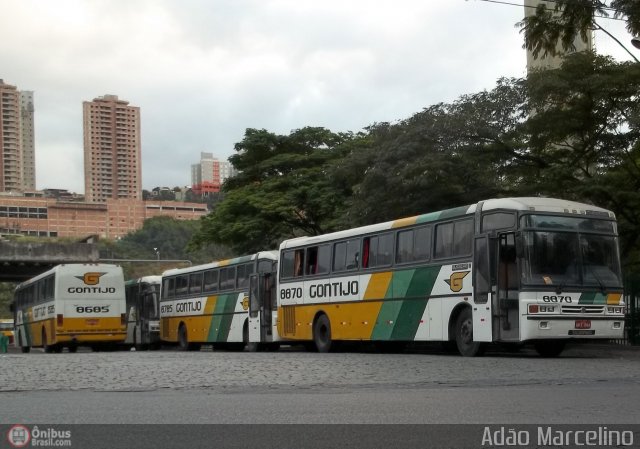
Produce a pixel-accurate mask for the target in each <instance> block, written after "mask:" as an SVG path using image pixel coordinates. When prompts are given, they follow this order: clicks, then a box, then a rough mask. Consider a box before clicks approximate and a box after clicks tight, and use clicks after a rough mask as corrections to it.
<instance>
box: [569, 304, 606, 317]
mask: <svg viewBox="0 0 640 449" xmlns="http://www.w3.org/2000/svg"><path fill="white" fill-rule="evenodd" d="M562 313H574V314H587V315H602V314H604V306H587V305H584V306H581V305H575V306H573V305H572V306H562Z"/></svg>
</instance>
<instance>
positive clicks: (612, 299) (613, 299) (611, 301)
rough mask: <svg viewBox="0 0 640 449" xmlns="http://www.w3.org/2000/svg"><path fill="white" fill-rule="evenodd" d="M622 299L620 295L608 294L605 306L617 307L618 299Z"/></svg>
mask: <svg viewBox="0 0 640 449" xmlns="http://www.w3.org/2000/svg"><path fill="white" fill-rule="evenodd" d="M621 297H622V293H609V294H608V295H607V304H608V305H615V306H617V305H618V304H620V298H621Z"/></svg>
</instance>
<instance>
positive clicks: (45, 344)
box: [42, 328, 62, 354]
mask: <svg viewBox="0 0 640 449" xmlns="http://www.w3.org/2000/svg"><path fill="white" fill-rule="evenodd" d="M42 347H43V348H44V352H46V353H47V354H51V353H53V352H61V349H62V348H60V350H58V347H57V345H50V344H48V340H47V331H46V330H44V328H43V329H42Z"/></svg>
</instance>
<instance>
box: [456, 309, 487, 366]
mask: <svg viewBox="0 0 640 449" xmlns="http://www.w3.org/2000/svg"><path fill="white" fill-rule="evenodd" d="M456 345H457V346H458V352H459V353H460V355H462V356H464V357H476V356H479V355H482V353H483V352H484V346H483V345H482V344H481V343H479V342H477V341H473V317H472V316H471V309H470V308H469V307H465V309H464V310H463V311H462V312H460V315H458V319H457V320H456Z"/></svg>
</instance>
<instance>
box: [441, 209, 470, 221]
mask: <svg viewBox="0 0 640 449" xmlns="http://www.w3.org/2000/svg"><path fill="white" fill-rule="evenodd" d="M468 210H469V206H461V207H454V208H453V209H447V210H443V211H442V212H441V213H440V217H438V218H439V219H440V220H443V219H445V218H452V217H460V216H463V215H467V211H468Z"/></svg>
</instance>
